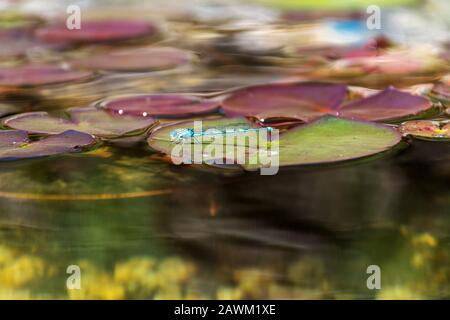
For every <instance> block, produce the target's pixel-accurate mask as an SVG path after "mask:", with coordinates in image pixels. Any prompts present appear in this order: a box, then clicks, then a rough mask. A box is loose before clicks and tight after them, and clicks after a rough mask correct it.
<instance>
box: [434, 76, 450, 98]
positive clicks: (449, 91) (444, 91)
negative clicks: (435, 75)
mask: <svg viewBox="0 0 450 320" xmlns="http://www.w3.org/2000/svg"><path fill="white" fill-rule="evenodd" d="M432 93H433V95H436V97H437V98H440V99H444V100H448V101H450V77H449V79H447V81H445V82H444V81H442V82H439V83H436V84H435V85H434V87H433V90H432Z"/></svg>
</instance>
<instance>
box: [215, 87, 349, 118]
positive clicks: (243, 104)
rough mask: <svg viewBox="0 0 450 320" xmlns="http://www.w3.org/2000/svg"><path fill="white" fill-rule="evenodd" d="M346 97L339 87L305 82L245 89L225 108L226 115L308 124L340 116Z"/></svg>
mask: <svg viewBox="0 0 450 320" xmlns="http://www.w3.org/2000/svg"><path fill="white" fill-rule="evenodd" d="M346 94H347V86H345V85H340V84H330V83H319V82H304V83H281V84H268V85H259V86H251V87H247V88H243V89H240V90H237V91H235V92H234V93H232V94H231V95H230V96H229V97H227V98H226V99H225V100H224V101H223V103H222V106H223V108H224V110H225V113H226V114H227V115H232V116H234V115H241V116H247V117H254V118H257V119H259V120H260V121H262V122H264V121H266V120H267V119H271V118H276V119H279V118H280V119H283V118H289V119H298V120H301V121H309V120H311V119H313V118H317V117H319V116H322V115H324V114H327V113H335V114H337V108H338V107H339V106H340V105H341V104H342V102H343V101H344V99H345V96H346Z"/></svg>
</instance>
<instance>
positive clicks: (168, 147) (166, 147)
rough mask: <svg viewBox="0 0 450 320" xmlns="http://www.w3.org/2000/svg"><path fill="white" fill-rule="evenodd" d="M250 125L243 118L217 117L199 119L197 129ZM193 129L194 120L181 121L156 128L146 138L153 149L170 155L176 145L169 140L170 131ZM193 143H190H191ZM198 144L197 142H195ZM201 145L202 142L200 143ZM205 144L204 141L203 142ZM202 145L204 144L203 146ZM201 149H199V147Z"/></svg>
mask: <svg viewBox="0 0 450 320" xmlns="http://www.w3.org/2000/svg"><path fill="white" fill-rule="evenodd" d="M251 127H252V125H251V124H250V122H249V121H247V120H246V119H244V118H234V119H218V120H205V121H201V128H198V129H199V130H198V131H206V130H210V129H220V130H221V129H224V128H228V129H232V128H242V129H249V128H251ZM186 128H188V129H193V128H195V124H194V121H183V122H178V123H175V124H171V125H165V126H161V127H159V128H157V129H156V130H154V131H153V132H152V134H151V135H150V136H149V138H148V140H147V141H148V143H149V145H150V147H152V148H153V149H155V150H157V151H160V152H163V153H165V154H168V155H170V154H171V152H172V150H173V148H174V147H175V146H176V145H177V144H176V143H174V142H172V140H171V137H170V135H171V133H172V132H174V131H175V130H180V129H186ZM193 144H194V143H192V145H193ZM197 145H198V144H197ZM200 145H202V144H200ZM204 145H206V143H204ZM203 147H204V146H203ZM200 150H201V149H200Z"/></svg>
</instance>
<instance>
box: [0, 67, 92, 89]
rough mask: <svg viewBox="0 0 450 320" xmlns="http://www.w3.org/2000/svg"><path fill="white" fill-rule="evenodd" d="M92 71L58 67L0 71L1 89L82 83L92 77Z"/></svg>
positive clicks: (19, 68) (3, 69) (20, 68)
mask: <svg viewBox="0 0 450 320" xmlns="http://www.w3.org/2000/svg"><path fill="white" fill-rule="evenodd" d="M92 75H93V73H92V72H91V71H83V70H70V69H66V68H62V67H57V66H45V65H28V66H23V67H16V68H2V69H0V87H1V86H4V87H29V86H39V85H48V84H56V83H63V82H71V81H82V80H86V79H88V78H90V77H92Z"/></svg>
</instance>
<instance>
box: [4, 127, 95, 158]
mask: <svg viewBox="0 0 450 320" xmlns="http://www.w3.org/2000/svg"><path fill="white" fill-rule="evenodd" d="M93 144H95V139H94V137H92V136H91V135H89V134H86V133H82V132H78V131H73V130H69V131H64V132H63V133H61V134H57V135H53V136H49V137H45V138H42V139H41V140H38V141H30V140H29V139H28V133H27V132H26V131H22V130H4V131H0V161H8V160H17V159H26V158H36V157H44V156H50V155H55V154H62V153H68V152H78V151H81V149H82V148H84V147H87V146H90V145H93Z"/></svg>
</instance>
